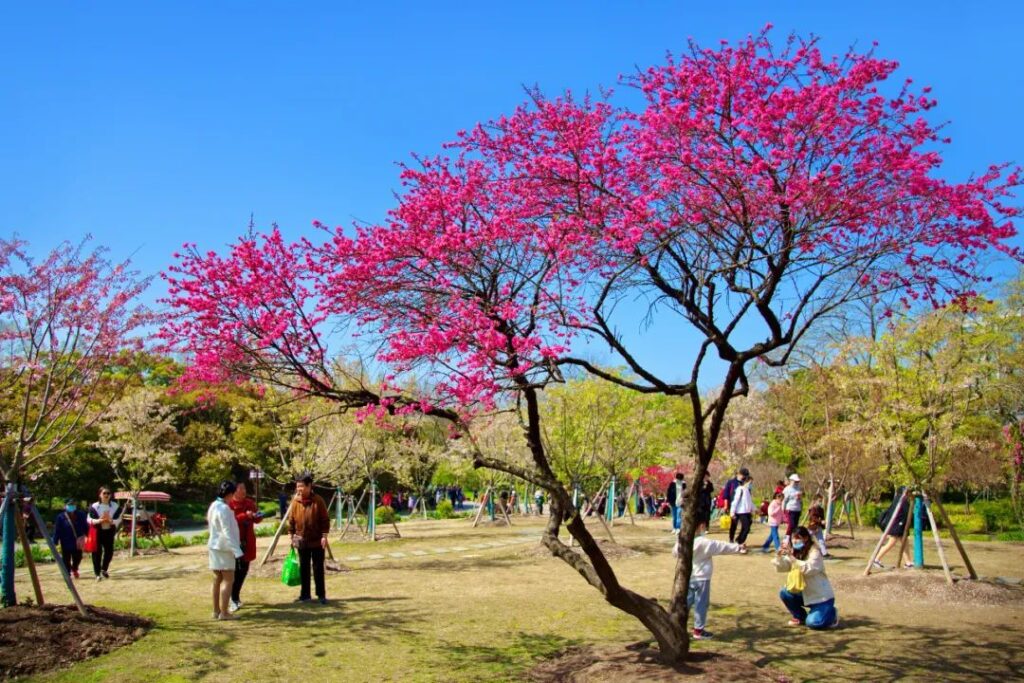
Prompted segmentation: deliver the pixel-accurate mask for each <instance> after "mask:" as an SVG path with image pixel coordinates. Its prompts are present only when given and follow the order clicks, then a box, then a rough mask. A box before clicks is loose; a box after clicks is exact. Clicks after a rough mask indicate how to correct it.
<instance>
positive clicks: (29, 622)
mask: <svg viewBox="0 0 1024 683" xmlns="http://www.w3.org/2000/svg"><path fill="white" fill-rule="evenodd" d="M151 626H152V622H151V621H150V620H149V619H146V618H144V617H139V616H136V615H134V614H122V613H119V612H114V611H111V610H107V609H103V608H99V607H93V608H90V610H89V614H88V615H87V616H83V615H82V614H80V613H79V612H78V610H77V609H75V608H74V607H72V606H68V605H60V606H52V605H46V606H43V607H26V606H18V607H11V608H8V609H2V610H0V678H2V679H10V678H16V677H18V676H25V675H27V674H32V673H36V672H39V671H48V670H50V669H57V668H62V667H66V666H69V665H71V664H73V663H75V662H78V661H81V660H83V659H88V658H90V657H96V656H98V655H102V654H105V653H107V652H110V651H111V650H114V649H116V648H119V647H122V646H124V645H128V644H130V643H132V642H134V641H136V640H138V639H139V638H141V637H142V636H143V635H145V633H146V631H148V630H149V628H150V627H151Z"/></svg>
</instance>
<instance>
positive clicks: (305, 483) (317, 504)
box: [288, 473, 331, 605]
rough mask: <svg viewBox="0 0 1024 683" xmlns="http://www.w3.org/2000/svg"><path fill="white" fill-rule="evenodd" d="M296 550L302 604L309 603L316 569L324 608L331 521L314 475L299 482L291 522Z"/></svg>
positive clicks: (290, 528) (316, 579)
mask: <svg viewBox="0 0 1024 683" xmlns="http://www.w3.org/2000/svg"><path fill="white" fill-rule="evenodd" d="M288 527H289V532H290V533H291V537H292V547H293V548H295V549H296V550H298V552H299V576H300V578H301V580H302V586H301V588H300V592H299V598H298V601H299V602H309V601H310V600H311V599H312V598H311V596H310V592H309V575H310V570H311V569H312V573H313V582H314V583H315V585H316V597H317V600H318V601H319V602H320V604H321V605H325V604H327V590H326V588H325V587H324V550H325V549H326V548H327V533H328V532H329V531H330V528H331V519H330V516H329V515H328V513H327V504H326V503H324V499H323V498H321V497H320V496H318V495H317V494H316V493H314V492H313V475H311V474H308V473H307V474H303V475H301V476H300V477H299V478H298V479H297V480H296V481H295V501H294V502H293V503H292V512H291V516H290V517H289V521H288Z"/></svg>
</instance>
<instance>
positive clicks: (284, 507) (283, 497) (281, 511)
mask: <svg viewBox="0 0 1024 683" xmlns="http://www.w3.org/2000/svg"><path fill="white" fill-rule="evenodd" d="M277 508H278V517H277V518H278V519H284V516H285V515H287V514H288V492H287V491H285V490H284V489H283V488H282V489H281V493H279V494H277Z"/></svg>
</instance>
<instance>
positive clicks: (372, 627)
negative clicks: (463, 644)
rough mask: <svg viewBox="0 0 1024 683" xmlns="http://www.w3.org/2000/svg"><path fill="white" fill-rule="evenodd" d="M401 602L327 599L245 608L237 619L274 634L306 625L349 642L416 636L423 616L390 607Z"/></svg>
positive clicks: (382, 599) (393, 598)
mask: <svg viewBox="0 0 1024 683" xmlns="http://www.w3.org/2000/svg"><path fill="white" fill-rule="evenodd" d="M405 600H408V598H404V597H373V596H361V597H355V598H348V599H336V600H332V599H328V601H327V604H326V605H321V604H319V603H318V602H315V601H311V602H284V603H278V604H266V605H259V606H254V607H252V608H249V607H246V608H245V609H244V610H243V611H241V612H239V615H240V619H244V621H245V623H246V624H247V625H252V626H256V627H258V628H267V627H269V628H271V629H275V630H276V629H280V628H282V627H294V626H300V625H301V626H307V625H308V626H313V627H315V628H316V629H317V630H323V631H325V632H327V631H329V632H330V633H332V634H336V633H339V632H343V633H344V635H345V636H346V637H350V638H356V637H360V638H362V637H366V636H370V637H373V636H378V635H384V634H388V635H409V636H412V635H416V634H417V633H418V632H419V630H418V629H417V626H418V625H419V626H421V625H422V624H423V620H424V619H425V618H426V615H425V614H423V613H422V612H419V611H416V610H413V609H408V608H404V607H401V606H399V605H397V604H394V603H399V602H401V601H405ZM334 627H337V629H335V628H334Z"/></svg>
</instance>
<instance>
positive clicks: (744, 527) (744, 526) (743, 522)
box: [730, 512, 751, 545]
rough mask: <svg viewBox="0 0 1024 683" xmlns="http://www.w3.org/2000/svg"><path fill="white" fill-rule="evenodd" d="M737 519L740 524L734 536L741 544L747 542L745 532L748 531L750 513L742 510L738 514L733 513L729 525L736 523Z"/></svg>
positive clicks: (747, 532)
mask: <svg viewBox="0 0 1024 683" xmlns="http://www.w3.org/2000/svg"><path fill="white" fill-rule="evenodd" d="M737 521H738V522H739V525H740V533H739V534H738V535H737V536H736V542H737V543H739V544H740V545H743V544H744V543H746V542H747V534H749V533H750V521H751V513H749V512H743V513H740V514H738V515H733V516H732V524H731V525H730V526H732V525H734V524H736V523H737Z"/></svg>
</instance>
